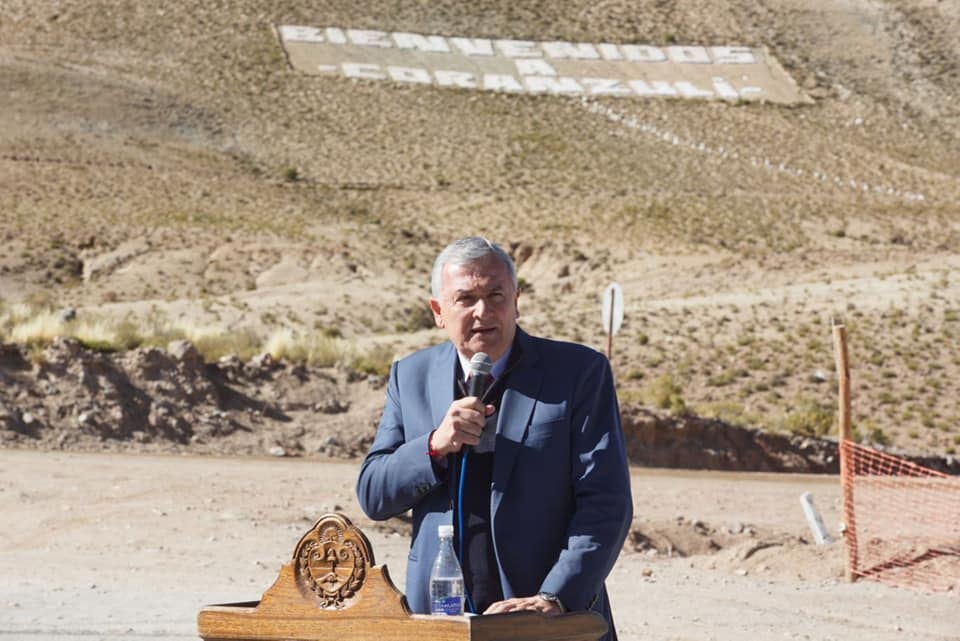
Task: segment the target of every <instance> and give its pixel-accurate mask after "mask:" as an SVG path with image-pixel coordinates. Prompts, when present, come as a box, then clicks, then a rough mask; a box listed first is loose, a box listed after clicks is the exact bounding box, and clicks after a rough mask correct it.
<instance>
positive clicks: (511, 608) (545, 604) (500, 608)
mask: <svg viewBox="0 0 960 641" xmlns="http://www.w3.org/2000/svg"><path fill="white" fill-rule="evenodd" d="M521 610H532V611H534V612H539V613H541V614H546V615H548V616H557V615H559V614H563V609H562V608H561V607H560V604H559V603H557V602H555V601H547V600H546V599H544V598H542V597H541V596H539V595H537V596H527V597H517V598H514V599H505V600H503V601H497V602H496V603H494V604H493V605H491V606H490V607H489V608H487V609H486V610H485V611H484V614H500V613H502V612H519V611H521Z"/></svg>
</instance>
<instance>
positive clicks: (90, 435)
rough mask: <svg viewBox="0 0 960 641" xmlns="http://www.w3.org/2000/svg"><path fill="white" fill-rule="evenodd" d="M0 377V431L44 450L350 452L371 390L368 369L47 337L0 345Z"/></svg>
mask: <svg viewBox="0 0 960 641" xmlns="http://www.w3.org/2000/svg"><path fill="white" fill-rule="evenodd" d="M31 359H32V360H31ZM0 379H2V380H3V383H4V385H3V389H2V391H0V439H2V440H3V441H4V442H5V443H6V444H7V445H16V446H20V447H40V448H44V449H67V450H114V451H144V452H157V451H159V452H185V451H189V452H193V453H211V454H270V455H275V456H294V455H305V454H306V455H325V456H333V457H351V458H352V457H357V456H359V455H361V454H363V453H364V452H365V451H366V449H367V447H368V446H369V444H370V442H372V437H373V432H374V428H375V425H376V420H377V408H376V401H375V402H374V403H373V410H372V411H371V407H370V402H369V400H368V397H377V398H379V397H381V396H382V390H381V389H379V388H380V387H381V386H382V381H381V380H379V379H376V378H375V377H370V378H368V377H363V376H358V375H357V374H356V373H351V372H347V371H339V370H336V369H331V368H328V369H320V368H309V367H305V366H302V365H290V364H285V363H278V362H275V361H274V360H273V359H272V358H270V356H269V355H262V356H259V357H256V358H254V359H252V360H250V361H249V362H247V363H243V362H241V361H240V360H239V359H238V358H236V357H227V358H224V359H221V360H220V361H219V362H218V363H214V364H205V363H204V362H203V359H202V358H201V357H200V355H199V353H197V351H196V349H194V347H193V346H192V345H191V344H190V343H187V342H184V341H178V342H174V343H172V344H171V345H170V346H169V347H168V349H167V350H161V349H157V348H140V349H135V350H131V351H129V352H126V353H122V354H111V353H102V352H96V351H92V350H87V349H84V348H83V347H82V346H81V345H80V344H79V343H77V342H76V341H74V340H68V339H58V340H56V341H55V342H54V343H53V344H52V345H50V346H49V347H48V348H46V349H45V350H43V351H42V352H41V353H39V354H33V355H32V356H31V357H29V358H28V356H27V354H26V353H25V352H24V351H23V350H20V349H18V348H16V347H12V346H9V345H8V346H4V348H3V352H2V354H0ZM381 402H382V401H381ZM354 405H356V406H354ZM348 412H349V415H348Z"/></svg>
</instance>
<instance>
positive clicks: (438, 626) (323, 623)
mask: <svg viewBox="0 0 960 641" xmlns="http://www.w3.org/2000/svg"><path fill="white" fill-rule="evenodd" d="M197 627H198V630H199V633H200V636H201V637H202V638H203V639H204V641H241V640H242V641H378V640H380V639H385V640H388V641H596V640H597V639H598V638H600V636H602V635H603V634H604V633H605V632H606V631H607V623H606V621H604V619H603V617H601V616H600V615H598V614H596V613H593V612H571V613H568V614H563V615H560V616H556V617H547V616H544V615H542V614H539V613H536V612H512V613H509V614H493V615H484V616H471V617H463V616H460V617H450V616H431V615H422V614H411V613H410V609H409V608H408V607H407V599H406V597H404V596H403V594H402V593H401V592H400V591H399V590H398V589H397V588H396V587H395V586H394V585H393V582H392V581H391V580H390V575H389V574H388V573H387V568H386V566H376V565H374V561H373V550H372V549H371V547H370V542H369V541H368V540H367V537H366V536H365V535H364V534H363V532H361V531H360V530H359V529H357V528H356V527H355V526H354V525H353V524H352V523H351V522H350V520H349V519H347V518H346V517H345V516H343V515H341V514H326V515H324V516H322V517H321V518H320V520H318V521H317V522H316V524H314V526H313V527H312V528H311V529H310V530H309V531H308V532H307V533H306V534H304V535H303V537H302V538H301V539H300V542H299V543H297V547H296V549H295V550H294V552H293V559H292V560H291V562H290V563H286V564H284V566H283V567H282V568H281V569H280V575H279V576H278V577H277V580H276V581H275V582H274V584H273V585H272V586H271V587H270V588H269V589H268V590H267V591H266V592H264V594H263V597H262V599H261V600H260V601H252V602H248V603H229V604H223V605H210V606H207V607H205V608H203V609H202V610H201V611H200V614H199V616H198V617H197Z"/></svg>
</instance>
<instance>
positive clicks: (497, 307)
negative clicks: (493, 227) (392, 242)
mask: <svg viewBox="0 0 960 641" xmlns="http://www.w3.org/2000/svg"><path fill="white" fill-rule="evenodd" d="M519 296H520V292H518V291H517V289H516V288H515V287H514V286H513V281H512V280H511V279H510V272H509V271H507V267H506V265H504V264H503V263H502V262H500V260H498V259H497V257H496V256H493V255H491V254H488V255H486V256H484V257H483V258H481V259H480V260H477V261H474V262H472V263H467V264H466V265H451V264H449V263H448V264H446V265H444V266H443V270H442V271H441V272H440V298H439V299H437V298H431V299H430V309H432V310H433V317H434V320H435V321H436V323H437V327H442V328H443V329H445V330H447V336H449V337H450V340H451V341H452V342H453V344H454V345H455V346H456V348H457V350H458V351H459V352H460V353H461V354H463V355H464V356H466V357H467V358H472V357H473V355H474V354H476V353H477V352H486V354H487V355H488V356H490V358H491V359H492V360H494V361H496V360H497V359H498V358H500V357H501V356H503V355H504V354H505V353H506V351H507V349H509V348H510V345H511V344H512V343H513V337H514V335H515V334H516V331H517V316H519V312H518V308H517V299H518V298H519Z"/></svg>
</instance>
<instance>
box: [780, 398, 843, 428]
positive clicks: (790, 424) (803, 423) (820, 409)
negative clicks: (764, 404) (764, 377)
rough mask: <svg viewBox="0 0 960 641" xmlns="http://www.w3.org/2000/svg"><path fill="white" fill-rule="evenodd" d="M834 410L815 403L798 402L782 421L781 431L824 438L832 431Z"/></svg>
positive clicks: (809, 401) (808, 401) (810, 401)
mask: <svg viewBox="0 0 960 641" xmlns="http://www.w3.org/2000/svg"><path fill="white" fill-rule="evenodd" d="M835 422H836V420H835V410H834V409H833V408H832V407H829V406H826V405H822V404H821V403H818V402H817V401H812V400H803V401H800V402H799V403H798V404H797V406H796V407H795V408H794V409H793V411H790V412H787V413H786V414H785V415H784V417H783V420H782V423H781V427H782V429H784V430H786V431H788V432H792V433H793V434H802V435H804V436H824V435H826V434H829V433H830V431H831V430H832V429H833V425H834V423H835Z"/></svg>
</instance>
